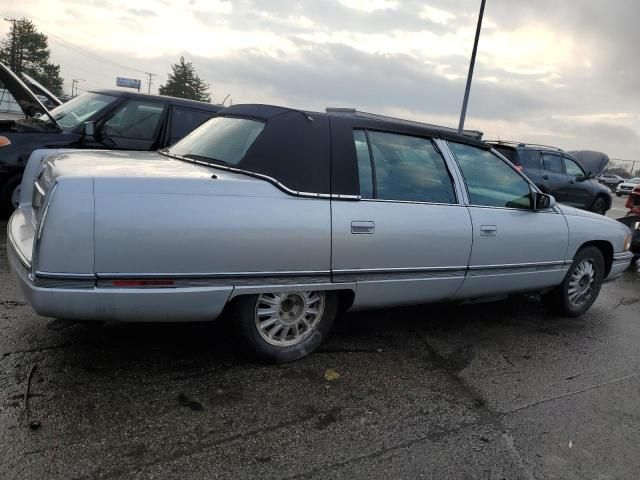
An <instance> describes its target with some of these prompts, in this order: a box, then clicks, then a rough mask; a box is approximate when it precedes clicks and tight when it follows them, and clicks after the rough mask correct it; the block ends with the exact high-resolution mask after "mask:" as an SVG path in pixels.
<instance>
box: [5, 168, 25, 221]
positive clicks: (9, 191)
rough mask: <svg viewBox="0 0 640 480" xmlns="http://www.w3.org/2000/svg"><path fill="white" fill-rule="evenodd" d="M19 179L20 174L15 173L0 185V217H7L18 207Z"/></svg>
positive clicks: (20, 178)
mask: <svg viewBox="0 0 640 480" xmlns="http://www.w3.org/2000/svg"><path fill="white" fill-rule="evenodd" d="M21 180H22V177H21V176H20V175H15V176H13V177H11V178H9V180H7V181H6V182H4V184H3V185H2V186H1V187H0V217H2V218H7V217H9V215H11V214H12V213H13V211H14V210H15V209H16V208H18V205H19V203H20V182H21Z"/></svg>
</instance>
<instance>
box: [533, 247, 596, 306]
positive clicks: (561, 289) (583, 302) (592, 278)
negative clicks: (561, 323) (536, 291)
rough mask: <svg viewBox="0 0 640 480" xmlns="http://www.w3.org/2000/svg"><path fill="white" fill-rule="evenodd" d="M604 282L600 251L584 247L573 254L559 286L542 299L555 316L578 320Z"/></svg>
mask: <svg viewBox="0 0 640 480" xmlns="http://www.w3.org/2000/svg"><path fill="white" fill-rule="evenodd" d="M603 281H604V257H603V256H602V252H601V251H600V250H599V249H598V248H596V247H585V248H582V249H580V250H579V251H578V253H577V254H576V256H575V258H574V259H573V263H572V264H571V268H570V269H569V271H568V272H567V275H566V276H565V278H564V280H563V281H562V283H561V284H560V285H558V286H557V287H556V288H554V289H553V290H552V291H551V292H549V293H547V294H545V295H543V296H542V300H543V301H544V303H545V304H546V305H547V307H548V308H549V309H550V310H551V311H553V312H554V313H558V314H560V315H563V316H566V317H578V316H580V315H582V314H583V313H585V312H586V311H587V310H589V308H591V305H593V302H595V301H596V298H598V294H599V293H600V289H601V288H602V282H603Z"/></svg>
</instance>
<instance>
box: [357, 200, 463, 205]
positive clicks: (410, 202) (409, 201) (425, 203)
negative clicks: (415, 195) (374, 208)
mask: <svg viewBox="0 0 640 480" xmlns="http://www.w3.org/2000/svg"><path fill="white" fill-rule="evenodd" d="M360 201H361V202H381V203H382V202H384V203H409V204H416V205H441V206H445V207H466V205H462V204H460V203H437V202H420V201H417V200H389V199H385V198H361V199H360Z"/></svg>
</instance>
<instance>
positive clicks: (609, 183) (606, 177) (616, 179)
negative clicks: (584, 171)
mask: <svg viewBox="0 0 640 480" xmlns="http://www.w3.org/2000/svg"><path fill="white" fill-rule="evenodd" d="M596 180H598V181H599V182H600V183H601V184H603V185H604V186H606V187H609V189H611V190H614V191H615V189H616V187H617V186H618V185H619V184H620V183H622V182H624V181H625V180H626V178H623V177H621V176H620V175H614V174H612V173H603V174H601V175H598V176H597V177H596Z"/></svg>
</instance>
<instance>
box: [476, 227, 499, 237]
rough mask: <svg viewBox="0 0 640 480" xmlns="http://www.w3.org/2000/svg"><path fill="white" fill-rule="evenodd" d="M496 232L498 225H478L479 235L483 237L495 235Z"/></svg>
mask: <svg viewBox="0 0 640 480" xmlns="http://www.w3.org/2000/svg"><path fill="white" fill-rule="evenodd" d="M497 234H498V227H497V226H495V225H480V235H483V236H485V237H495V236H496V235H497Z"/></svg>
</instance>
